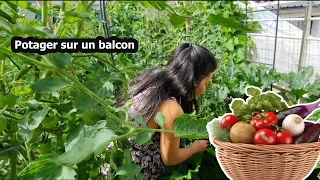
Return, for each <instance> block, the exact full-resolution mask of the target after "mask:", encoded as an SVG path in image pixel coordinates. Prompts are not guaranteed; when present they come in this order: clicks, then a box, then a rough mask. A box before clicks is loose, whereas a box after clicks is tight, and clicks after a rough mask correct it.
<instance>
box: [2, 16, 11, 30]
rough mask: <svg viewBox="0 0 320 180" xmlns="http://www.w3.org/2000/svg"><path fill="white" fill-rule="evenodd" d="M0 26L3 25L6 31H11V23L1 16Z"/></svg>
mask: <svg viewBox="0 0 320 180" xmlns="http://www.w3.org/2000/svg"><path fill="white" fill-rule="evenodd" d="M0 26H1V27H3V28H4V29H5V30H6V31H7V32H10V33H12V28H13V27H12V26H13V25H12V24H11V23H9V22H8V21H7V20H6V19H5V18H3V17H0Z"/></svg>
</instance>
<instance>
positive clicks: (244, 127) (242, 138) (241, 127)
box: [230, 121, 256, 144]
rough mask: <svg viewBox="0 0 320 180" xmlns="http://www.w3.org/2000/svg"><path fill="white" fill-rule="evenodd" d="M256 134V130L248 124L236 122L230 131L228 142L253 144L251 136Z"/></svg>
mask: <svg viewBox="0 0 320 180" xmlns="http://www.w3.org/2000/svg"><path fill="white" fill-rule="evenodd" d="M255 133H256V129H255V128H254V127H253V126H252V125H251V124H248V123H245V122H242V121H240V122H237V123H236V124H234V125H233V126H232V127H231V129H230V140H231V142H232V143H246V144H252V143H253V136H254V134H255Z"/></svg>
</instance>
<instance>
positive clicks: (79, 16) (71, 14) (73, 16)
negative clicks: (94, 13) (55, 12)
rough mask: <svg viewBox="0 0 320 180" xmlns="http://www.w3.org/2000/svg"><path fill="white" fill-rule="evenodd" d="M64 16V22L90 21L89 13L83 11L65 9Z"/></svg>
mask: <svg viewBox="0 0 320 180" xmlns="http://www.w3.org/2000/svg"><path fill="white" fill-rule="evenodd" d="M64 16H65V17H64V21H65V22H66V23H75V22H80V21H83V20H84V21H90V17H89V14H88V13H85V12H75V11H66V12H65V13H64Z"/></svg>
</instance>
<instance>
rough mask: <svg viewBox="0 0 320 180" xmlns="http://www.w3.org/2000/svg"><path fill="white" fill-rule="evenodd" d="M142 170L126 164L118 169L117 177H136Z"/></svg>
mask: <svg viewBox="0 0 320 180" xmlns="http://www.w3.org/2000/svg"><path fill="white" fill-rule="evenodd" d="M140 171H141V168H140V167H139V166H137V165H135V164H125V165H123V166H121V167H119V168H118V169H117V171H116V172H117V173H116V174H115V176H127V177H130V178H133V177H135V176H136V175H137V174H138V173H140Z"/></svg>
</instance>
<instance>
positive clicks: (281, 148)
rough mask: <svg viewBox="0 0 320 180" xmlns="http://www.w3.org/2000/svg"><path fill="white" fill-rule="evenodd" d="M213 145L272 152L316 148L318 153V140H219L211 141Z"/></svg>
mask: <svg viewBox="0 0 320 180" xmlns="http://www.w3.org/2000/svg"><path fill="white" fill-rule="evenodd" d="M213 143H214V146H215V147H216V148H218V149H220V148H223V149H234V150H236V151H257V152H261V151H265V152H266V151H268V152H270V153H272V152H306V151H310V150H317V151H319V153H320V141H316V142H311V143H301V144H276V145H265V144H245V143H232V142H224V141H219V140H214V141H213Z"/></svg>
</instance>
